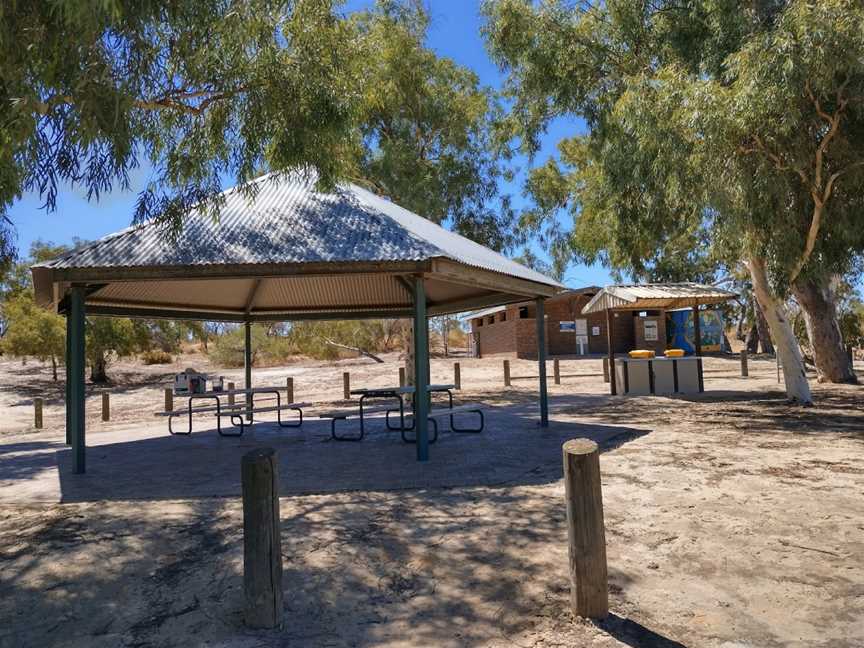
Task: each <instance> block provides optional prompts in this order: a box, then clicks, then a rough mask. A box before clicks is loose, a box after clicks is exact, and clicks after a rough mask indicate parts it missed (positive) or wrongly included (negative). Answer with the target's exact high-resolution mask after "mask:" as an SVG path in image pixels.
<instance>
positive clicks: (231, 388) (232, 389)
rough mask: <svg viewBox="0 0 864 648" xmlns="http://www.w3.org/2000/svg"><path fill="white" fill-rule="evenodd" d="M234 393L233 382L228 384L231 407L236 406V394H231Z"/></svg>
mask: <svg viewBox="0 0 864 648" xmlns="http://www.w3.org/2000/svg"><path fill="white" fill-rule="evenodd" d="M233 391H234V383H233V382H229V383H228V404H229V405H233V404H234V394H232V393H231V392H233Z"/></svg>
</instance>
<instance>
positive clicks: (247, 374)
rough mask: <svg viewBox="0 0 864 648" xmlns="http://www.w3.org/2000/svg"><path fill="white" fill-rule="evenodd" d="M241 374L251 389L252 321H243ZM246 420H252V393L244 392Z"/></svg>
mask: <svg viewBox="0 0 864 648" xmlns="http://www.w3.org/2000/svg"><path fill="white" fill-rule="evenodd" d="M244 333H245V335H244V344H243V374H244V378H245V379H246V389H252V323H251V322H244ZM246 420H247V421H252V394H251V393H247V394H246Z"/></svg>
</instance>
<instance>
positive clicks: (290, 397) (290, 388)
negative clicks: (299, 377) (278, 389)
mask: <svg viewBox="0 0 864 648" xmlns="http://www.w3.org/2000/svg"><path fill="white" fill-rule="evenodd" d="M285 399H286V400H287V401H288V402H289V403H293V402H294V379H293V378H290V377H289V378H286V379H285Z"/></svg>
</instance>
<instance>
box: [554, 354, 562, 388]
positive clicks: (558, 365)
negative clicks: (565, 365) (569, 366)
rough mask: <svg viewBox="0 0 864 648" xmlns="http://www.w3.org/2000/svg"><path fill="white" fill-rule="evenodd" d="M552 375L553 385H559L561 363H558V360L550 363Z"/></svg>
mask: <svg viewBox="0 0 864 648" xmlns="http://www.w3.org/2000/svg"><path fill="white" fill-rule="evenodd" d="M552 374H553V376H554V378H553V379H554V380H555V384H556V385H560V384H561V363H560V362H559V361H558V358H555V359H554V360H553V361H552Z"/></svg>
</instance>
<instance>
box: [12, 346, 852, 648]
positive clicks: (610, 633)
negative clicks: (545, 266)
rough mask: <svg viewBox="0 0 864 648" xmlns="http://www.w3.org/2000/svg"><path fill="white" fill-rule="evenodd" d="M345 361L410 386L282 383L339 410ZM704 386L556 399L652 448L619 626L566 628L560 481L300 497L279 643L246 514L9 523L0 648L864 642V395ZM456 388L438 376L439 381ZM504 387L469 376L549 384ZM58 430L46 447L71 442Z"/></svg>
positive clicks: (147, 507) (100, 508)
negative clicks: (686, 395)
mask: <svg viewBox="0 0 864 648" xmlns="http://www.w3.org/2000/svg"><path fill="white" fill-rule="evenodd" d="M346 365H347V366H349V367H350V371H351V372H352V376H353V375H354V374H355V372H356V375H357V376H358V379H362V380H367V381H368V382H369V383H373V382H374V383H375V384H379V383H378V382H375V381H380V384H387V383H388V382H391V381H390V380H389V377H390V374H391V373H392V374H393V375H395V372H396V363H395V361H391V362H389V363H388V365H386V366H384V367H382V366H381V365H371V364H365V363H356V362H355V363H345V364H343V365H340V366H331V367H324V366H320V367H315V368H313V369H312V370H310V371H309V372H306V373H302V374H298V373H297V369H296V368H287V369H274V370H272V372H273V373H272V374H269V375H268V376H267V379H268V380H272V381H277V380H279V378H280V377H284V376H285V375H288V374H289V373H293V375H295V376H300V375H304V376H308V378H304V380H303V382H302V383H301V381H300V380H299V377H298V378H295V380H297V381H298V384H302V386H301V389H303V390H308V391H306V394H308V395H311V396H313V397H316V395H318V394H320V395H321V400H324V398H325V397H326V395H327V394H328V393H331V392H332V391H333V390H334V389H335V390H337V395H338V392H339V391H341V371H342V370H343V367H344V366H346ZM534 366H535V365H533V364H532V363H515V364H514V371H513V373H514V375H516V376H527V375H530V372H531V369H532V367H534ZM5 369H6V368H5V367H3V370H4V371H5ZM706 369H707V373H706V376H707V387H708V388H709V389H714V390H715V391H713V392H711V393H708V394H706V395H705V396H703V397H701V398H699V399H688V400H684V399H665V398H662V399H661V398H655V399H648V398H642V399H629V400H622V399H616V400H611V399H609V398H607V397H606V396H605V395H604V394H603V391H604V386H603V384H602V382H601V381H600V380H599V379H598V378H597V373H596V372H597V370H599V362H597V361H593V360H591V361H573V362H572V363H570V364H564V365H562V373H564V375H565V379H564V384H563V385H561V386H553V392H555V391H556V390H557V391H559V392H560V393H568V392H569V393H573V392H578V393H580V394H584V395H583V396H582V397H580V399H579V402H578V403H577V404H576V405H573V406H571V407H570V408H568V409H569V410H570V411H569V412H568V413H571V414H578V416H579V418H580V420H584V421H585V422H597V423H602V424H612V425H628V426H634V427H638V428H640V429H644V430H645V431H646V433H645V434H643V435H641V436H637V437H636V438H631V439H628V440H627V441H626V443H621V444H620V445H618V447H612V448H609V449H607V451H606V452H604V454H603V456H602V458H601V468H602V471H603V488H604V505H605V515H606V527H607V543H608V560H609V569H610V597H611V607H612V611H613V613H614V614H613V616H612V617H610V619H609V620H608V621H606V622H604V623H602V624H593V623H589V622H584V621H580V620H577V619H574V618H573V617H572V616H571V614H570V612H569V610H568V589H567V587H568V584H567V557H566V533H565V529H564V508H563V486H562V484H561V482H560V481H559V480H554V481H552V482H551V483H548V484H541V485H519V486H507V487H496V488H492V487H471V488H453V489H430V490H417V491H402V492H362V493H339V494H335V495H326V496H323V495H322V496H302V497H291V498H283V500H282V507H281V508H282V520H283V558H284V561H285V578H284V586H285V591H286V606H287V611H286V612H287V613H286V618H287V623H286V626H285V628H284V629H283V630H281V631H278V632H272V633H252V632H248V631H246V630H244V629H243V627H242V624H241V618H240V615H239V612H238V611H239V610H240V609H241V608H242V601H241V594H242V578H241V574H242V515H241V511H240V508H239V503H238V502H237V501H236V499H232V498H225V499H212V498H203V499H190V500H182V501H181V500H167V501H105V502H95V503H85V504H65V505H46V506H26V507H25V506H4V507H0V646H2V647H5V646H10V647H12V646H15V647H16V648H17V647H19V646H40V647H41V646H49V645H50V646H54V645H56V646H88V647H89V646H122V645H128V646H204V645H207V646H243V647H245V646H443V647H447V646H495V647H498V646H500V647H503V646H519V647H528V646H536V647H541V646H543V647H551V646H568V647H570V646H603V647H606V646H663V647H672V646H680V645H685V646H722V647H724V648H733V647H736V648H738V647H745V646H747V647H756V646H759V647H762V646H831V647H832V648H834V647H846V646H849V647H851V646H861V645H862V641H861V637H864V562H862V560H861V556H864V453H862V441H864V405H862V402H864V399H862V389H861V388H858V387H832V388H826V387H824V386H817V387H815V392H816V396H817V406H816V407H814V408H809V409H805V410H801V409H797V408H791V407H788V406H786V405H785V404H784V403H783V401H782V398H780V397H779V396H780V394H779V393H778V392H776V382H775V381H774V377H773V373H772V369H773V368H772V366H771V365H770V364H769V363H768V362H763V361H756V362H751V373H754V374H757V377H754V378H751V379H747V380H744V379H740V378H737V377H736V373H737V371H736V370H737V366H736V365H735V363H734V362H732V361H726V360H712V361H710V362H709V363H708V366H707V367H706ZM449 371H450V363H449V362H447V363H445V362H443V361H438V362H436V364H435V365H434V367H433V380H439V379H445V378H446V376H447V374H448V372H449ZM172 372H173V369H172ZM154 373H155V372H154ZM580 374H588V375H585V376H581V375H580ZM259 376H260V374H259ZM2 378H3V379H4V380H6V381H8V380H9V378H8V374H6V373H4V374H2ZM261 379H262V380H263V378H261ZM499 381H500V363H499V362H498V361H491V360H490V361H486V362H485V363H484V362H483V361H467V362H466V361H463V382H464V383H465V384H466V387H470V389H469V391H470V392H472V393H470V394H469V396H470V398H472V399H473V398H475V397H477V398H483V399H485V400H487V401H490V402H504V401H508V402H509V401H514V400H516V401H530V400H531V399H532V398H533V395H532V388H533V382H534V381H531V380H517V381H515V383H514V388H513V389H512V390H509V391H507V392H506V393H503V394H502V390H501V388H500V387H499V386H498V384H497V383H498V382H499ZM7 384H8V383H7ZM307 385H308V386H307ZM158 388H159V385H158V380H157V381H154V384H152V385H149V386H142V387H138V386H135V385H132V384H130V386H129V389H128V391H127V392H124V393H126V394H129V395H128V396H124V397H123V398H122V401H123V402H122V404H121V403H120V401H121V398H118V399H117V400H118V404H117V405H116V406H115V407H116V408H117V410H118V415H119V416H121V417H127V416H128V417H134V416H136V415H137V416H141V415H143V413H144V412H146V411H148V410H149V408H150V407H152V400H151V399H157V401H158ZM772 390H774V391H772ZM135 394H137V396H136V395H135ZM301 394H302V392H301ZM308 395H305V394H304V395H303V396H302V397H303V398H309V396H308ZM2 397H3V398H4V399H5V398H7V397H8V392H7V391H6V390H5V389H4V393H3V396H2ZM17 397H18V398H19V399H23V396H22V395H20V394H19V395H18V396H17ZM127 398H128V401H127V400H126V399H127ZM136 400H137V406H136V404H135V401H136ZM6 403H8V401H6ZM4 409H5V407H4ZM25 409H26V408H25ZM142 410H143V411H142ZM136 412H137V414H136ZM560 413H561V412H559V414H560ZM555 414H556V412H555V411H554V410H553V417H554V415H555ZM57 417H58V414H57V413H56V412H53V413H52V419H51V423H49V427H48V429H47V431H48V433H52V432H53V433H56V434H58V435H60V434H62V417H61V420H60V421H59V423H58V422H57V421H56V418H57ZM125 420H128V419H125ZM94 427H98V426H94ZM94 434H98V430H97V431H94ZM0 451H2V445H0ZM142 479H146V475H142Z"/></svg>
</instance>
